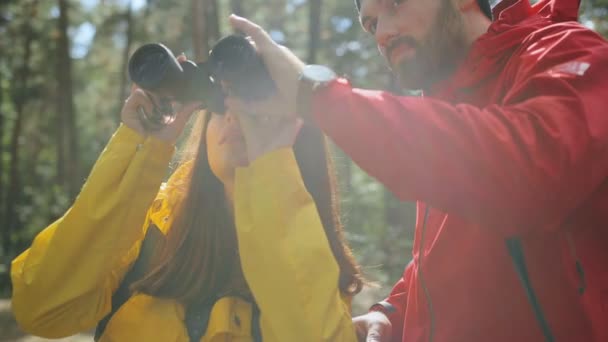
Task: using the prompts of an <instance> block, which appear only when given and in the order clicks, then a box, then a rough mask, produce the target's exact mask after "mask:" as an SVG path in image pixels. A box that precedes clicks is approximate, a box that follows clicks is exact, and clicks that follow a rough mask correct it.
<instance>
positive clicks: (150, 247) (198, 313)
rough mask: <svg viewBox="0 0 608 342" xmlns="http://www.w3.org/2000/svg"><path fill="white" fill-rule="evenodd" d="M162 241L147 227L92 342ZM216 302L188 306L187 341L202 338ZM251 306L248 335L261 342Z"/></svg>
mask: <svg viewBox="0 0 608 342" xmlns="http://www.w3.org/2000/svg"><path fill="white" fill-rule="evenodd" d="M163 238H164V235H163V233H162V232H161V231H160V229H159V228H158V227H157V226H155V225H151V226H150V227H149V228H148V231H147V232H146V236H145V238H144V241H143V242H142V246H141V249H140V252H139V256H138V257H137V260H136V261H135V262H134V263H133V266H132V267H131V269H130V270H129V272H127V274H126V275H125V278H124V279H123V281H122V283H121V284H120V286H119V287H118V289H117V290H116V292H114V294H113V295H112V310H111V311H110V313H108V314H107V315H106V316H105V317H104V318H103V319H102V320H101V321H99V323H97V328H96V329H95V337H94V340H95V341H99V339H100V338H101V336H102V335H103V332H104V331H105V329H106V326H107V325H108V322H110V320H111V319H112V317H113V316H114V314H115V313H116V312H117V311H118V309H120V307H121V306H122V305H123V304H124V303H126V302H127V300H129V298H130V297H131V291H130V289H129V287H130V286H131V284H132V283H133V282H134V281H136V280H138V279H141V277H142V276H143V275H144V274H145V272H146V271H147V270H148V268H149V267H148V266H149V263H150V261H151V257H152V255H153V253H154V250H155V248H156V244H157V243H158V242H160V241H161V240H162V239H163ZM219 299H220V298H214V299H213V300H210V301H207V302H203V303H201V304H200V305H190V306H188V307H187V309H186V317H185V324H186V329H187V330H188V336H189V337H190V341H193V342H199V341H200V340H201V338H202V337H203V336H204V335H205V332H206V331H207V326H208V325H209V319H210V318H211V310H212V309H213V306H214V305H215V303H216V302H217V300H219ZM251 305H252V317H251V336H253V341H254V342H262V332H261V329H260V309H259V308H258V306H257V305H256V303H255V302H252V303H251Z"/></svg>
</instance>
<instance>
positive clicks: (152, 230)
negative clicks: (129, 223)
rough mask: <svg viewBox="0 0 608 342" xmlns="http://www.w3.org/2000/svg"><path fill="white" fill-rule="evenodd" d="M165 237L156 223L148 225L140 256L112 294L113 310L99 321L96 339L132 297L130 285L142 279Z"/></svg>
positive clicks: (96, 339)
mask: <svg viewBox="0 0 608 342" xmlns="http://www.w3.org/2000/svg"><path fill="white" fill-rule="evenodd" d="M162 239H164V235H163V233H162V232H161V231H160V229H159V228H158V227H157V226H156V225H154V224H153V225H150V227H148V231H147V232H146V236H145V237H144V240H143V242H142V245H141V249H140V251H139V256H138V257H137V260H135V263H133V266H132V267H131V269H130V270H129V271H128V272H127V274H126V275H125V277H124V279H123V280H122V282H121V283H120V286H119V287H118V289H117V290H116V292H114V294H113V295H112V310H111V311H110V313H108V314H107V315H106V316H105V317H104V318H103V319H102V320H101V321H99V323H97V328H96V329H95V337H94V340H95V341H99V339H100V338H101V335H103V332H104V331H105V330H106V326H107V325H108V322H110V319H112V316H114V314H115V313H116V312H117V311H118V309H120V307H121V306H122V305H123V304H124V303H125V302H126V301H127V300H128V299H129V298H130V297H131V290H130V289H129V287H130V286H131V284H132V283H133V282H134V281H136V280H138V279H141V277H142V276H143V275H144V274H145V272H146V270H147V268H148V267H147V266H148V265H149V263H150V261H151V258H152V254H153V253H154V249H155V247H156V244H157V243H158V242H160V241H161V240H162Z"/></svg>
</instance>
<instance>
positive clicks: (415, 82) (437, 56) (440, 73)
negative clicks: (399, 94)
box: [360, 0, 467, 89]
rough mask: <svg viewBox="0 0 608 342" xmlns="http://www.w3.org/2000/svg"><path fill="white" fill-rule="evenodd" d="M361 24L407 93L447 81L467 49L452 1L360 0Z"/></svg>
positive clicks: (457, 12)
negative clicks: (409, 90) (410, 90)
mask: <svg viewBox="0 0 608 342" xmlns="http://www.w3.org/2000/svg"><path fill="white" fill-rule="evenodd" d="M360 20H361V25H362V26H363V28H364V30H365V31H367V32H368V33H370V34H372V35H373V36H374V39H375V40H376V43H377V44H378V49H379V50H380V53H381V54H382V55H383V56H384V57H385V58H386V60H387V62H388V63H389V65H390V66H391V69H392V70H393V72H394V73H395V74H396V75H397V76H398V77H399V80H400V82H401V85H402V86H403V87H406V88H410V89H427V88H429V87H430V86H432V85H433V84H434V83H436V82H437V81H440V80H442V79H444V78H446V77H448V76H449V75H450V74H451V73H452V72H453V71H454V68H455V66H456V65H457V63H458V62H459V61H460V60H461V58H462V57H463V55H464V54H465V53H466V50H467V46H466V40H465V33H464V28H463V24H462V17H461V14H460V12H459V11H458V10H456V9H455V8H454V5H453V4H452V2H451V0H362V1H361V12H360Z"/></svg>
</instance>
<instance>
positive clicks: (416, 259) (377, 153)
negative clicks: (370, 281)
mask: <svg viewBox="0 0 608 342" xmlns="http://www.w3.org/2000/svg"><path fill="white" fill-rule="evenodd" d="M577 13H578V0H554V1H550V0H541V1H540V2H538V3H537V4H536V5H534V6H531V5H530V4H529V2H528V0H518V1H517V0H505V1H503V2H501V3H500V4H499V5H498V6H497V7H496V8H495V10H494V15H495V18H496V20H495V21H494V22H493V24H492V25H491V26H490V28H489V31H488V32H487V33H486V34H485V35H483V36H482V37H480V38H479V39H478V40H477V41H476V42H475V43H474V44H473V46H472V48H471V51H470V53H469V56H468V57H467V58H466V60H465V61H464V62H463V64H462V65H461V66H460V68H459V70H458V71H457V72H456V74H455V75H454V76H453V77H452V78H451V79H450V80H449V81H447V82H445V83H443V84H441V85H438V87H437V88H436V89H434V92H433V96H432V97H427V98H419V97H400V96H394V95H391V94H389V93H386V92H381V91H368V90H361V89H353V88H351V87H350V85H349V84H348V82H346V81H344V80H339V81H335V82H332V83H331V84H330V85H329V86H328V87H327V88H324V89H323V90H320V91H317V92H316V93H315V98H314V104H313V117H314V120H315V121H316V123H317V124H318V125H319V126H320V127H322V128H323V129H324V131H325V132H326V133H327V134H328V135H329V136H330V137H331V138H332V139H333V140H334V141H335V142H336V143H337V145H339V146H340V147H341V148H342V149H343V150H344V151H346V153H348V154H349V155H350V156H351V157H352V158H353V160H354V161H355V162H356V163H357V164H359V165H360V166H361V167H362V168H363V169H364V170H366V171H367V172H368V173H369V174H371V175H373V176H374V177H376V178H377V179H379V180H380V181H381V182H382V183H384V184H385V185H386V186H387V187H388V188H389V189H390V190H391V191H393V192H394V193H395V194H396V195H397V196H398V197H399V198H401V199H403V200H418V201H420V202H419V204H418V220H417V226H416V233H415V241H414V249H413V261H412V263H411V264H410V266H408V267H407V268H406V270H405V273H404V274H403V278H402V279H401V280H399V281H398V282H397V284H396V285H395V287H394V289H393V291H392V293H391V295H390V296H389V298H388V299H387V301H388V302H390V303H391V304H392V305H393V306H394V307H395V308H396V312H394V313H390V314H389V318H390V320H391V322H392V324H393V341H407V342H411V341H430V340H432V341H436V342H442V341H608V43H607V42H606V41H604V40H603V39H602V38H601V37H600V36H599V35H597V34H596V33H594V32H593V31H591V30H588V29H586V28H584V27H583V26H581V25H580V24H578V23H577V22H576V19H577Z"/></svg>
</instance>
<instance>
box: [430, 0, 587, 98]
mask: <svg viewBox="0 0 608 342" xmlns="http://www.w3.org/2000/svg"><path fill="white" fill-rule="evenodd" d="M579 4H580V2H579V0H540V1H539V2H537V3H536V4H534V5H531V4H530V2H529V0H503V1H501V2H500V3H498V4H497V5H496V6H495V7H494V9H493V14H494V18H495V19H494V21H493V22H492V24H491V25H490V27H489V28H488V32H486V33H485V34H484V35H482V36H481V37H479V38H478V39H477V40H476V41H475V42H474V43H473V45H472V46H471V48H470V50H469V54H468V56H467V58H465V60H464V61H463V63H462V65H461V66H460V67H459V68H458V70H457V71H456V72H455V73H454V75H453V76H452V77H450V78H449V79H447V80H445V81H443V82H440V83H438V84H436V85H435V86H434V87H432V89H430V94H431V95H434V96H439V97H441V98H446V99H448V98H450V97H452V95H453V94H454V92H455V91H458V89H462V88H466V87H469V86H472V85H474V84H476V83H478V82H479V81H480V80H481V79H484V78H486V77H488V76H489V75H490V74H492V73H496V72H499V71H500V68H501V66H500V64H501V61H502V60H503V59H504V56H505V53H506V52H508V51H509V50H512V49H514V48H516V47H517V46H518V45H519V44H521V43H522V41H523V40H524V38H525V37H526V36H528V35H529V34H531V33H532V32H534V31H535V30H537V29H539V28H541V27H543V26H546V25H549V24H551V23H552V22H560V21H571V20H577V18H578V8H579Z"/></svg>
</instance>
